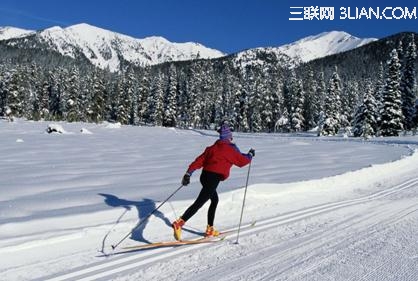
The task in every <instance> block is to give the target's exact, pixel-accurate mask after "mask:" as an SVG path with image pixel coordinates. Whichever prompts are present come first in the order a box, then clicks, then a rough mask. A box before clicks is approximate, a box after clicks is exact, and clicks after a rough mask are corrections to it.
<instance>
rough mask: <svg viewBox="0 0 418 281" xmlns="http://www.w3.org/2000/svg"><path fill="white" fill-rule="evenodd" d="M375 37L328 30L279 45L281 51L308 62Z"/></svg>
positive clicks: (355, 46) (357, 45) (359, 44)
mask: <svg viewBox="0 0 418 281" xmlns="http://www.w3.org/2000/svg"><path fill="white" fill-rule="evenodd" d="M375 40H377V39H375V38H365V39H361V38H358V37H355V36H353V35H351V34H349V33H347V32H344V31H328V32H322V33H319V34H317V35H312V36H308V37H305V38H302V39H300V40H298V41H295V42H293V43H290V44H286V45H283V46H281V47H279V51H280V52H283V53H284V54H286V55H288V56H289V57H292V58H299V59H300V60H301V61H302V62H307V61H310V60H314V59H317V58H320V57H325V56H329V55H333V54H336V53H341V52H345V51H348V50H351V49H354V48H357V47H360V46H362V45H365V44H367V43H370V42H372V41H375Z"/></svg>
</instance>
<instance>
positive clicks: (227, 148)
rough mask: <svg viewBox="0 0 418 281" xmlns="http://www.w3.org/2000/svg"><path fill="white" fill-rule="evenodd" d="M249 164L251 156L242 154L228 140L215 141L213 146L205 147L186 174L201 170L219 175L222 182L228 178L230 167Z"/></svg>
mask: <svg viewBox="0 0 418 281" xmlns="http://www.w3.org/2000/svg"><path fill="white" fill-rule="evenodd" d="M250 162H251V154H243V153H241V152H240V151H239V149H238V147H237V146H236V145H235V144H233V143H232V142H230V141H229V140H217V141H216V142H215V143H214V144H213V145H211V146H208V147H206V149H205V151H204V152H203V153H202V154H201V155H199V156H198V157H197V158H196V160H194V161H193V163H192V164H190V166H189V169H188V170H187V172H188V173H189V174H192V173H193V171H195V170H197V169H200V168H203V170H205V171H208V172H213V173H217V174H220V175H221V176H222V180H226V179H227V178H228V177H229V171H230V169H231V167H232V165H235V166H238V167H243V166H245V165H247V164H248V163H250Z"/></svg>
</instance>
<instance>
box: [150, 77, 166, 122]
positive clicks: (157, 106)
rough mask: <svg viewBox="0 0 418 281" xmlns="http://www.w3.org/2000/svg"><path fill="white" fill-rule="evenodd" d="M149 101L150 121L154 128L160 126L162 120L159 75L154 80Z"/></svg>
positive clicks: (162, 94)
mask: <svg viewBox="0 0 418 281" xmlns="http://www.w3.org/2000/svg"><path fill="white" fill-rule="evenodd" d="M150 99H151V100H150V103H149V104H150V109H151V111H150V121H151V123H152V124H154V125H155V126H162V124H163V118H164V89H163V86H162V75H161V73H158V74H157V76H156V77H155V78H154V81H153V89H152V95H151V96H150Z"/></svg>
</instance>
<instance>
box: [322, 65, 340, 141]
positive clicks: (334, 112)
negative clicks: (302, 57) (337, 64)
mask: <svg viewBox="0 0 418 281" xmlns="http://www.w3.org/2000/svg"><path fill="white" fill-rule="evenodd" d="M340 97H341V79H340V77H339V75H338V72H337V68H335V71H334V73H333V74H332V77H331V79H330V81H329V86H328V94H327V96H326V97H325V101H324V124H323V126H322V130H321V131H320V132H319V134H320V135H324V136H333V135H336V134H337V133H338V131H339V129H340V109H341V100H340Z"/></svg>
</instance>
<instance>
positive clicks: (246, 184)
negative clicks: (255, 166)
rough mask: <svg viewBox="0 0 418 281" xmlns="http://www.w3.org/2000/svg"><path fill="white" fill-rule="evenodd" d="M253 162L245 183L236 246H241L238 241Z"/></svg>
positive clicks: (249, 167) (249, 166)
mask: <svg viewBox="0 0 418 281" xmlns="http://www.w3.org/2000/svg"><path fill="white" fill-rule="evenodd" d="M251 162H252V161H251ZM251 162H250V164H249V165H248V173H247V181H246V182H245V191H244V200H243V201H242V208H241V217H240V219H239V225H238V232H237V241H235V244H239V243H238V239H239V232H240V230H241V223H242V215H243V214H244V206H245V198H246V196H247V188H248V179H249V178H250V170H251Z"/></svg>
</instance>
